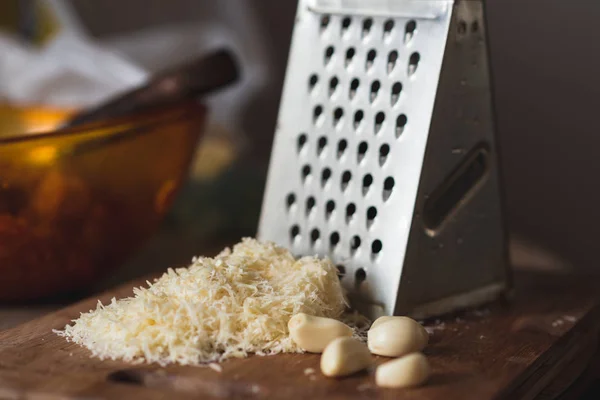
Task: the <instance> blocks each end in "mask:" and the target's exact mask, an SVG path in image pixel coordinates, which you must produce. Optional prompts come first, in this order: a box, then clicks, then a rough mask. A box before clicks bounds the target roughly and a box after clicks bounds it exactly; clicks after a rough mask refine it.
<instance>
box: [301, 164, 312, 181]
mask: <svg viewBox="0 0 600 400" xmlns="http://www.w3.org/2000/svg"><path fill="white" fill-rule="evenodd" d="M310 174H311V168H310V165H308V164H306V165H305V166H304V167H302V182H303V183H304V182H306V179H308V177H309V176H310Z"/></svg>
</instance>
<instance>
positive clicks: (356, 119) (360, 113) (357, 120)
mask: <svg viewBox="0 0 600 400" xmlns="http://www.w3.org/2000/svg"><path fill="white" fill-rule="evenodd" d="M364 117H365V113H364V112H363V110H358V111H356V112H355V113H354V129H358V127H359V126H360V123H361V122H362V120H363V118H364Z"/></svg>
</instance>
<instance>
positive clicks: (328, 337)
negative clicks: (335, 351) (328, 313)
mask: <svg viewBox="0 0 600 400" xmlns="http://www.w3.org/2000/svg"><path fill="white" fill-rule="evenodd" d="M288 330H289V331H290V337H291V338H292V340H293V341H294V343H296V344H297V345H298V346H299V347H300V348H301V349H303V350H306V351H308V352H311V353H321V352H322V351H323V350H324V349H325V347H326V346H327V345H328V344H329V343H330V342H331V341H332V340H334V339H336V338H339V337H344V336H352V328H350V327H349V326H348V325H346V324H344V323H343V322H340V321H338V320H335V319H332V318H323V317H315V316H313V315H308V314H304V313H299V314H296V315H294V316H293V317H292V318H290V320H289V322H288Z"/></svg>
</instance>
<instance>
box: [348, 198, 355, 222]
mask: <svg viewBox="0 0 600 400" xmlns="http://www.w3.org/2000/svg"><path fill="white" fill-rule="evenodd" d="M355 213H356V205H355V204H354V203H350V204H348V205H347V206H346V223H347V224H348V223H350V221H351V220H352V217H354V214H355Z"/></svg>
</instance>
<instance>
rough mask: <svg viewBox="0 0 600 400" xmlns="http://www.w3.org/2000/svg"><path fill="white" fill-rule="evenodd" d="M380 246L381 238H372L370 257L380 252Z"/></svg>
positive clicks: (381, 244)
mask: <svg viewBox="0 0 600 400" xmlns="http://www.w3.org/2000/svg"><path fill="white" fill-rule="evenodd" d="M382 248H383V243H381V240H379V239H375V240H373V242H372V243H371V258H375V257H377V255H379V253H380V252H381V249H382Z"/></svg>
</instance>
